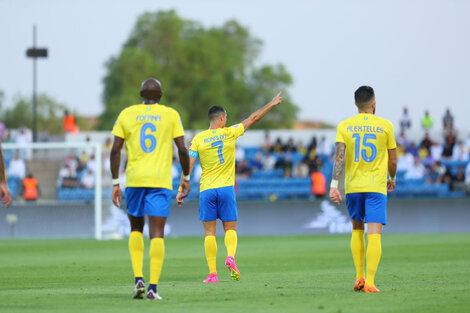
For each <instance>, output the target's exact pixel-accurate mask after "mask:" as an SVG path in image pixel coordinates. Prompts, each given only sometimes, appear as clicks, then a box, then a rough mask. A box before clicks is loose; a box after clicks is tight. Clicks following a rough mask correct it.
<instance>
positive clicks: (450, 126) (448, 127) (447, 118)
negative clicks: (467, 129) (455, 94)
mask: <svg viewBox="0 0 470 313" xmlns="http://www.w3.org/2000/svg"><path fill="white" fill-rule="evenodd" d="M442 130H443V133H444V136H446V134H448V133H449V132H451V131H453V130H454V117H453V116H452V114H450V109H447V110H446V114H445V115H444V117H443V118H442Z"/></svg>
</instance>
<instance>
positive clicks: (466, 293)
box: [0, 234, 470, 313]
mask: <svg viewBox="0 0 470 313" xmlns="http://www.w3.org/2000/svg"><path fill="white" fill-rule="evenodd" d="M165 245H166V256H165V263H164V265H163V272H162V276H161V279H160V284H159V293H160V295H161V296H162V297H164V300H163V301H160V302H158V301H157V302H149V301H147V300H132V299H131V298H130V295H131V292H132V288H133V276H132V272H131V266H130V260H129V256H128V251H127V241H126V240H121V241H101V242H97V241H94V240H3V241H0V312H2V313H3V312H5V313H7V312H8V313H10V312H11V313H14V312H81V313H82V312H113V313H118V312H135V313H141V312H205V313H210V312H248V313H255V312H335V313H339V312H341V313H346V312H414V313H418V312H426V313H429V312H470V235H469V234H431V235H422V234H421V235H384V236H383V240H382V261H381V264H380V267H379V271H378V274H377V275H376V284H377V286H378V288H379V289H381V290H382V292H381V293H380V294H364V293H355V292H354V291H353V290H352V286H353V282H354V278H355V277H354V267H353V264H352V259H351V256H350V252H349V236H344V235H341V236H338V235H332V236H301V237H294V236H292V237H240V238H239V241H238V251H237V263H238V266H239V267H240V271H241V280H240V281H239V282H233V281H231V279H230V277H229V274H228V271H227V270H226V268H225V267H224V266H223V262H224V259H225V246H224V245H223V238H218V248H219V253H218V258H217V266H218V272H219V280H220V282H219V283H218V284H203V283H202V280H203V279H204V278H205V277H206V275H207V266H206V262H205V258H204V251H203V238H202V237H201V238H168V239H166V241H165ZM144 274H145V275H146V278H148V239H147V240H146V250H145V263H144Z"/></svg>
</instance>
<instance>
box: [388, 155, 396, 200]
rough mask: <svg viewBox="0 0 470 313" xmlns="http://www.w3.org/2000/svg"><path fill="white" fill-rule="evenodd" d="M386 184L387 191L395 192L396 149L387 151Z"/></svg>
mask: <svg viewBox="0 0 470 313" xmlns="http://www.w3.org/2000/svg"><path fill="white" fill-rule="evenodd" d="M388 174H389V178H388V182H387V191H393V190H395V182H396V176H397V149H396V148H395V149H388Z"/></svg>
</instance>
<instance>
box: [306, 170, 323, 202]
mask: <svg viewBox="0 0 470 313" xmlns="http://www.w3.org/2000/svg"><path fill="white" fill-rule="evenodd" d="M310 178H311V179H312V194H313V195H314V196H315V197H318V198H322V197H324V196H325V194H326V179H325V175H323V173H322V172H319V171H315V172H313V173H312V174H311V175H310Z"/></svg>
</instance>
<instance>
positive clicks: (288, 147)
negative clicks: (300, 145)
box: [283, 137, 297, 153]
mask: <svg viewBox="0 0 470 313" xmlns="http://www.w3.org/2000/svg"><path fill="white" fill-rule="evenodd" d="M283 150H284V152H290V153H294V152H297V147H296V145H295V144H294V139H293V138H292V137H291V138H289V140H287V144H286V145H285V146H284V149H283Z"/></svg>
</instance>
